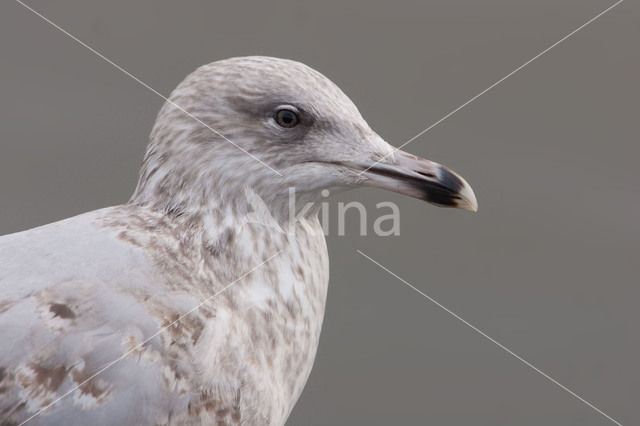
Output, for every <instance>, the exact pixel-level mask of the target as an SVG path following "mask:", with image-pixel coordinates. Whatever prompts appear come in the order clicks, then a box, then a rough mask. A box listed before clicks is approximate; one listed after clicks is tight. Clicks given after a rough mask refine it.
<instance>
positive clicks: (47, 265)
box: [0, 56, 477, 426]
mask: <svg viewBox="0 0 640 426" xmlns="http://www.w3.org/2000/svg"><path fill="white" fill-rule="evenodd" d="M361 186H371V187H378V188H384V189H388V190H391V191H395V192H398V193H401V194H405V195H408V196H411V197H414V198H418V199H421V200H424V201H427V202H430V203H432V204H435V205H438V206H445V207H457V208H461V209H465V210H471V211H475V210H476V209H477V202H476V198H475V195H474V193H473V190H472V189H471V187H470V186H469V184H467V182H466V181H465V180H464V179H463V178H462V177H460V176H459V175H458V174H456V173H455V172H453V171H451V170H450V169H448V168H446V167H444V166H442V165H440V164H437V163H435V162H432V161H429V160H426V159H422V158H419V157H416V156H414V155H411V154H408V153H406V152H403V151H401V150H397V149H395V148H393V147H392V146H391V145H389V144H388V143H387V142H385V141H384V140H383V139H382V138H381V137H380V136H378V134H376V133H375V132H374V131H373V130H372V129H371V128H370V127H369V125H368V124H367V123H366V121H365V120H364V119H363V118H362V116H361V115H360V113H359V112H358V109H357V108H356V106H355V105H354V104H353V102H351V100H350V99H349V98H348V97H347V96H346V95H345V94H344V93H343V92H342V91H341V90H340V89H339V88H338V86H336V85H335V84H334V83H332V82H331V81H330V80H329V79H327V78H326V77H324V76H323V75H322V74H320V73H319V72H317V71H315V70H313V69H311V68H310V67H308V66H306V65H303V64H301V63H299V62H295V61H291V60H286V59H277V58H270V57H260V56H254V57H238V58H231V59H226V60H221V61H217V62H213V63H210V64H208V65H204V66H202V67H200V68H198V69H197V70H196V71H194V72H193V73H192V74H190V75H189V76H188V77H187V78H186V79H185V80H184V81H183V82H182V83H181V84H180V85H179V86H178V87H177V88H176V89H175V90H174V91H173V92H172V93H171V95H170V96H169V98H167V100H166V103H165V104H164V105H163V107H162V109H161V110H160V112H159V114H158V117H157V119H156V121H155V124H154V126H153V130H152V132H151V135H150V141H149V144H148V148H147V151H146V154H145V156H144V160H143V164H142V167H141V171H140V174H139V181H138V184H137V187H136V189H135V191H134V193H133V195H132V197H131V199H130V200H129V201H128V202H127V203H125V204H122V205H118V206H113V207H107V208H104V209H100V210H95V211H91V212H88V213H84V214H81V215H79V216H75V217H72V218H69V219H65V220H62V221H59V222H55V223H51V224H48V225H45V226H41V227H38V228H34V229H30V230H27V231H23V232H18V233H14V234H10V235H5V236H3V237H0V342H2V343H1V344H0V424H2V425H22V424H25V423H28V424H31V425H97V426H99V425H283V424H284V423H285V422H286V420H287V417H288V416H289V414H290V412H291V410H292V408H293V406H294V405H295V403H296V401H297V399H298V397H299V396H300V393H301V392H302V389H303V387H304V385H305V382H306V381H307V378H308V376H309V374H310V372H311V368H312V365H313V361H314V357H315V354H316V349H317V347H318V340H319V337H320V329H321V326H322V320H323V316H324V310H325V302H326V296H327V287H328V281H329V262H328V254H327V247H326V243H325V238H324V234H323V232H322V227H321V224H320V222H319V219H318V210H319V209H318V208H316V207H313V208H308V205H309V204H310V205H311V206H317V205H318V203H319V202H320V201H321V200H322V199H323V195H322V193H323V191H324V193H325V194H326V190H331V191H333V192H337V191H342V190H347V189H350V188H355V187H361ZM292 190H294V191H295V202H294V203H292V202H291V198H292V197H291V193H292ZM292 204H293V205H292ZM265 217H266V218H267V219H268V220H262V219H264V218H265Z"/></svg>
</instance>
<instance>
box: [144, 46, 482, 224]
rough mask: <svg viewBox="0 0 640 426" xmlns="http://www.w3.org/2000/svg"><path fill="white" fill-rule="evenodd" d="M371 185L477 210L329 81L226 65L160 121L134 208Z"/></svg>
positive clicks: (176, 100)
mask: <svg viewBox="0 0 640 426" xmlns="http://www.w3.org/2000/svg"><path fill="white" fill-rule="evenodd" d="M359 186H373V187H379V188H384V189H388V190H391V191H395V192H398V193H402V194H405V195H408V196H411V197H414V198H418V199H422V200H425V201H427V202H429V203H432V204H435V205H438V206H443V207H457V208H461V209H465V210H471V211H476V210H477V202H476V198H475V195H474V193H473V190H472V189H471V187H470V186H469V184H468V183H467V182H466V181H465V180H464V179H463V178H462V177H461V176H460V175H458V174H457V173H455V172H454V171H452V170H450V169H448V168H447V167H445V166H443V165H440V164H438V163H435V162H433V161H430V160H427V159H424V158H419V157H417V156H414V155H411V154H408V153H406V152H404V151H401V150H397V149H395V148H394V147H392V146H391V145H390V144H388V143H387V142H385V141H384V140H383V139H382V138H381V137H380V136H379V135H378V134H376V133H375V132H374V131H373V130H372V129H371V128H370V127H369V125H368V124H367V122H366V121H365V120H364V119H363V118H362V116H361V115H360V112H359V111H358V109H357V108H356V106H355V105H354V104H353V102H352V101H351V100H350V99H349V98H348V97H347V96H346V95H345V94H344V93H343V92H342V91H341V90H340V88H339V87H338V86H336V85H335V84H334V83H333V82H331V81H330V80H329V79H328V78H326V77H325V76H323V75H322V74H320V73H319V72H317V71H315V70H313V69H312V68H310V67H308V66H306V65H304V64H301V63H299V62H295V61H291V60H286V59H277V58H269V57H257V56H256V57H241V58H231V59H226V60H222V61H217V62H213V63H211V64H208V65H204V66H202V67H200V68H198V69H197V70H196V71H194V72H193V73H192V74H191V75H189V76H188V77H187V78H186V79H185V80H184V81H183V82H182V83H181V84H180V85H179V86H178V87H177V88H176V89H175V90H174V91H173V92H172V93H171V95H170V97H169V99H168V101H167V102H166V103H165V104H164V106H163V107H162V109H161V111H160V113H159V114H158V117H157V120H156V123H155V125H154V128H153V130H152V133H151V140H150V143H149V146H148V149H147V153H146V155H145V159H144V163H143V167H142V170H141V173H140V180H139V182H138V187H137V188H136V192H135V193H134V195H133V198H132V201H133V202H137V203H140V204H149V205H153V206H154V207H158V208H162V209H165V210H167V211H174V210H180V209H182V210H189V209H199V208H204V207H206V206H210V205H218V206H219V205H221V204H224V203H231V204H233V203H239V200H240V199H241V198H243V197H244V194H245V189H246V188H247V187H248V188H251V190H252V191H255V193H257V194H258V195H259V196H260V197H261V198H262V199H263V200H264V201H265V202H266V204H267V205H271V206H276V205H279V204H282V203H284V204H286V203H287V201H286V200H287V198H288V197H289V194H290V188H294V189H295V191H296V196H297V198H298V200H299V201H301V202H309V201H311V202H313V201H317V200H319V199H320V198H321V192H322V191H323V190H325V189H328V190H342V189H349V188H354V187H359Z"/></svg>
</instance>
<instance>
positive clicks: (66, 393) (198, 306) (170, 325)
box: [18, 250, 282, 426]
mask: <svg viewBox="0 0 640 426" xmlns="http://www.w3.org/2000/svg"><path fill="white" fill-rule="evenodd" d="M281 253H282V250H281V251H279V252H277V253H276V254H274V255H272V256H270V257H268V258H267V259H266V260H264V261H262V262H261V263H259V264H258V265H256V266H254V267H253V268H251V269H250V270H249V271H247V272H245V273H244V274H242V275H240V276H239V277H238V278H236V279H235V280H233V281H231V283H230V284H228V285H227V286H226V287H224V288H223V289H222V290H220V291H217V292H216V293H214V294H212V295H211V296H209V297H207V298H206V299H204V300H203V301H202V302H200V303H198V304H197V305H196V306H195V307H193V308H191V309H190V310H188V311H187V312H185V313H183V314H182V315H180V316H178V318H176V319H175V320H174V321H172V322H171V323H170V324H168V325H165V326H164V327H161V328H160V329H159V330H158V331H156V332H155V333H153V334H152V335H151V336H150V337H148V338H147V339H145V340H144V341H143V342H142V343H139V344H138V345H137V346H135V347H134V348H132V349H130V350H128V351H127V352H125V353H124V354H122V355H120V356H119V357H118V358H116V359H114V360H113V361H110V362H108V363H106V364H105V365H103V366H102V367H100V368H99V369H98V370H97V371H96V372H95V373H93V374H92V375H91V376H89V377H88V378H87V379H85V380H83V381H82V382H81V383H78V385H76V386H74V387H73V388H71V389H69V390H68V391H67V392H65V393H63V394H62V395H60V396H59V397H58V398H56V399H54V400H53V401H52V402H50V403H49V404H47V405H46V406H44V407H42V408H41V409H39V410H38V411H36V412H35V413H34V414H32V415H31V416H30V417H29V418H27V419H26V420H24V421H23V422H22V423H20V424H19V425H18V426H22V425H24V424H25V423H27V422H29V421H30V420H31V419H33V418H34V417H37V416H39V415H40V414H41V413H42V412H43V411H45V410H48V409H49V408H51V406H52V405H54V404H56V403H57V402H59V401H60V400H61V399H63V398H66V397H67V396H69V395H71V394H72V393H73V392H75V391H76V390H77V389H79V388H80V387H82V386H83V385H84V384H85V383H87V382H89V381H90V380H92V379H94V378H95V377H96V376H98V375H99V374H101V373H103V372H104V371H105V370H108V369H109V368H111V367H113V366H114V365H115V364H117V363H118V362H120V361H122V360H123V359H125V358H126V357H127V356H129V355H130V354H131V353H132V352H135V351H137V350H139V349H142V348H143V347H144V345H146V344H147V343H149V341H151V339H153V338H154V337H156V336H157V335H159V334H160V333H162V332H163V331H165V330H167V329H168V328H170V327H172V326H173V325H174V324H175V323H177V322H179V321H180V320H181V319H182V318H184V317H186V316H187V315H189V314H191V313H193V312H194V311H195V310H197V309H198V308H200V306H202V305H204V304H205V303H207V302H209V301H210V300H212V299H214V298H215V297H217V296H218V295H220V294H221V293H223V292H224V291H226V290H228V289H229V288H230V287H232V286H233V285H235V284H236V283H237V282H238V281H240V280H241V279H243V278H244V277H246V276H247V275H249V274H251V273H252V272H254V271H255V270H257V269H259V268H261V267H262V266H263V265H265V264H266V263H268V262H269V261H271V259H273V258H275V257H276V256H278V255H280V254H281Z"/></svg>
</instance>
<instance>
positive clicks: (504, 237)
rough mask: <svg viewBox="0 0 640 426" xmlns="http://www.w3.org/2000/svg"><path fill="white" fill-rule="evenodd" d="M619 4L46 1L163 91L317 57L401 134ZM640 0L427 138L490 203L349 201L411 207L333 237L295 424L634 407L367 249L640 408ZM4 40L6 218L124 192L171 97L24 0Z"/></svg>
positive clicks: (39, 220)
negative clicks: (319, 325)
mask: <svg viewBox="0 0 640 426" xmlns="http://www.w3.org/2000/svg"><path fill="white" fill-rule="evenodd" d="M612 3H613V2H610V1H602V0H597V1H596V0H570V1H562V2H558V1H540V0H536V1H533V0H528V1H523V0H519V1H514V0H509V1H507V0H502V1H497V0H493V1H476V0H454V1H452V0H438V1H421V2H419V1H406V2H400V1H394V2H385V3H378V2H376V3H374V2H365V1H361V2H338V1H323V2H319V1H318V2H285V1H279V2H234V3H231V2H229V3H226V2H225V3H222V2H217V3H214V2H204V1H182V2H169V1H151V0H145V1H134V2H131V1H124V0H118V1H113V0H112V1H108V2H107V1H97V0H91V1H87V0H82V1H80V0H77V1H76V0H74V1H71V0H64V1H63V0H58V1H55V2H48V1H44V0H37V1H36V0H31V1H29V4H31V5H32V6H34V7H35V8H37V9H38V10H39V11H41V12H42V13H43V14H44V15H46V16H47V17H49V18H50V19H52V20H54V21H55V22H57V23H58V24H60V25H61V26H62V27H64V28H66V29H67V30H69V31H70V32H71V33H73V34H75V35H76V36H78V37H79V38H80V39H82V40H83V41H85V42H87V43H88V44H90V45H91V46H93V47H95V48H96V49H98V50H99V51H101V52H103V53H104V54H105V55H107V56H108V57H110V58H111V59H113V60H114V61H115V62H117V63H118V64H120V65H122V66H123V67H124V68H126V69H127V70H129V71H130V72H132V73H133V74H135V75H136V76H138V77H140V78H141V79H142V80H144V81H145V82H147V83H148V84H149V85H151V86H152V87H154V88H155V89H157V90H159V91H160V92H162V93H164V94H168V93H169V92H170V91H171V90H172V89H173V87H174V86H175V85H176V84H177V83H178V82H179V81H180V80H181V79H182V78H183V77H184V76H185V75H186V74H187V73H189V72H191V71H192V70H193V69H194V68H196V67H197V66H199V65H201V64H203V63H206V62H210V61H213V60H216V59H222V58H226V57H230V56H239V55H247V54H264V55H273V56H281V57H287V58H292V59H297V60H300V61H303V62H305V63H307V64H309V65H311V66H313V67H315V68H317V69H318V70H320V71H321V72H323V73H325V74H326V75H327V76H329V77H330V78H332V79H333V80H334V81H335V82H336V83H337V84H338V85H340V86H341V87H342V88H343V89H344V90H345V92H346V93H347V94H348V95H350V96H351V97H352V99H353V100H354V101H355V103H356V104H357V105H358V106H359V107H360V109H361V112H362V113H363V115H364V116H365V118H367V120H368V121H369V123H370V124H371V126H372V127H373V128H374V129H376V130H377V131H378V132H379V133H380V134H381V135H382V136H383V137H385V138H386V139H387V140H388V141H389V142H391V143H392V144H395V145H399V144H401V143H402V142H404V141H405V140H407V139H409V138H410V137H411V136H413V135H414V134H416V133H418V132H419V131H420V130H422V129H424V128H425V127H427V126H428V125H430V124H431V123H433V122H435V121H436V120H438V119H439V118H440V117H442V116H443V115H445V114H446V113H448V112H449V111H451V110H452V109H454V108H455V107H457V106H458V105H460V104H462V103H463V102H465V101H466V100H467V99H469V98H470V97H472V96H474V95H476V94H477V93H479V92H480V91H482V90H483V89H485V88H486V87H488V86H489V85H490V84H492V83H493V82H495V81H496V80H498V79H499V78H501V77H503V76H504V75H506V74H507V73H509V72H510V71H512V70H513V69H515V68H516V67H517V66H519V65H520V64H522V63H523V62H525V61H526V60H528V59H530V58H531V57H533V56H534V55H536V54H537V53H539V52H540V51H541V50H543V49H544V48H546V47H547V46H549V45H551V44H552V43H554V42H556V41H557V40H559V39H560V38H561V37H563V36H564V35H566V34H567V33H569V32H570V31H572V30H573V29H575V28H576V27H578V26H579V25H581V24H582V23H584V22H585V21H587V20H589V19H590V18H592V17H593V16H595V15H596V14H597V13H599V12H600V11H602V10H603V9H605V8H606V7H608V6H609V5H611V4H612ZM639 18H640V7H639V6H638V4H637V3H636V2H633V1H631V0H628V1H626V2H624V3H622V4H621V5H620V6H618V7H617V8H615V9H614V10H612V11H611V12H610V13H609V14H607V15H605V16H603V17H602V18H601V19H599V20H598V21H596V22H595V23H593V24H592V25H591V26H589V27H587V28H586V29H584V30H583V31H581V32H579V33H578V34H576V35H575V36H574V37H572V38H571V39H569V40H567V41H566V42H564V43H563V44H561V45H559V46H558V47H556V48H555V49H554V50H552V51H551V52H549V53H548V54H546V55H544V56H543V57H541V58H540V59H538V60H537V61H535V62H534V63H532V64H531V65H529V66H528V67H526V68H525V69H523V70H522V71H520V72H519V73H517V74H515V75H514V76H512V77H511V78H509V79H508V80H506V81H505V82H504V83H502V84H501V85H499V86H498V87H496V88H495V89H493V90H492V91H490V92H488V93H487V94H485V95H484V96H482V97H481V98H479V99H478V100H476V101H475V102H473V103H472V104H471V105H469V106H468V107H466V108H464V109H463V110H461V111H460V112H458V113H457V114H455V115H454V116H452V117H451V118H449V119H448V120H446V121H445V122H443V123H442V124H440V125H439V126H437V127H435V128H434V129H433V130H431V131H430V132H428V133H427V134H425V135H424V136H422V137H421V138H419V139H418V140H416V141H415V142H414V143H412V144H411V145H409V146H408V147H407V148H406V149H407V150H408V151H411V152H414V153H416V154H419V155H421V156H424V157H427V158H430V159H434V160H437V161H440V162H443V163H444V164H447V165H449V166H451V167H453V168H454V169H455V170H458V171H459V172H460V173H462V174H463V175H464V176H465V177H466V178H467V179H468V180H469V182H470V183H471V184H472V185H473V187H474V189H475V191H476V194H477V196H478V199H479V203H480V211H479V212H478V213H477V214H469V213H466V212H461V211H452V210H445V209H437V208H435V207H432V206H429V205H427V204H424V203H421V202H419V201H417V200H413V199H408V198H403V197H401V196H396V195H394V194H389V193H383V192H379V191H374V190H361V191H356V192H352V193H347V194H344V195H341V196H340V197H339V199H340V200H352V199H357V200H362V201H364V202H365V203H366V204H367V205H368V206H369V207H370V213H371V218H370V223H369V229H372V222H373V218H375V217H376V209H375V203H376V202H379V201H383V200H392V201H394V202H396V203H398V205H400V207H401V212H402V216H401V219H402V223H401V232H402V234H401V236H400V237H395V238H379V237H375V236H366V237H360V236H358V235H357V225H358V223H357V221H356V220H355V219H356V218H355V215H353V217H352V218H351V219H352V220H351V223H350V224H349V226H348V228H347V229H349V232H348V233H347V235H346V236H344V237H337V236H330V237H329V238H328V244H329V248H330V255H331V268H332V269H331V285H330V290H329V301H328V306H327V313H326V319H325V324H324V330H323V335H322V339H321V343H320V348H319V352H318V356H317V359H316V363H315V367H314V370H313V373H312V375H311V378H310V380H309V382H308V384H307V387H306V389H305V391H304V393H303V395H302V397H301V399H300V401H299V403H298V405H297V406H296V408H295V409H294V412H293V414H292V416H291V418H290V420H289V423H288V424H289V425H389V424H400V425H424V424H433V425H467V424H473V425H541V424H545V425H607V424H612V423H611V422H609V421H608V420H607V419H605V418H604V417H603V416H601V415H600V414H598V413H597V412H596V411H594V410H593V409H591V408H589V407H588V406H586V405H585V404H584V403H582V402H580V401H578V400H577V399H575V398H574V397H573V396H571V395H570V394H568V393H567V392H565V391H563V390H561V389H560V388H558V387H557V386H556V385H554V384H552V383H551V382H549V381H547V380H546V379H545V378H544V377H542V376H541V375H539V374H537V373H536V372H534V371H533V370H531V369H529V368H528V367H526V366H525V365H523V364H522V363H520V362H519V361H517V360H516V359H514V358H513V357H511V356H510V355H508V354H507V353H505V352H504V351H502V350H501V349H500V348H498V347H497V346H496V345H494V344H493V343H491V342H489V341H488V340H486V339H485V338H483V337H481V336H480V335H478V334H477V333H475V332H474V331H472V330H471V329H470V328H468V327H467V326H465V325H463V324H462V323H460V322H459V321H458V320H456V319H454V318H453V317H452V316H450V315H449V314H447V313H445V312H444V311H443V310H441V309H440V308H438V307H436V306H435V305H433V304H432V303H430V302H429V301H428V300H426V299H424V298H422V297H421V296H419V295H418V294H417V293H415V292H413V291H412V290H410V289H409V288H408V287H406V286H405V285H404V284H402V283H401V282H400V281H398V280H396V279H395V278H393V277H391V276H390V275H388V274H386V273H385V272H384V271H382V270H381V269H379V268H378V267H377V266H375V265H374V264H372V263H370V262H369V261H368V260H366V259H364V258H363V257H361V256H360V255H358V254H357V253H356V252H355V250H356V249H358V248H359V249H361V250H362V251H364V252H365V253H367V254H368V255H370V256H372V257H373V258H375V259H377V260H379V261H380V262H382V263H383V264H384V265H386V266H387V267H388V268H390V269H391V270H393V271H394V272H396V273H397V274H399V275H400V276H402V277H403V278H405V279H406V280H408V281H409V282H411V283H413V284H414V285H415V286H417V287H418V288H420V289H422V290H423V291H425V292H426V293H428V294H429V295H431V296H432V297H434V298H435V299H437V300H438V301H439V302H440V303H442V304H444V305H446V306H447V307H449V308H450V309H452V310H453V311H454V312H456V313H457V314H459V315H461V316H462V317H463V318H465V319H466V320H468V321H470V322H471V323H473V324H475V325H476V326H477V327H479V328H480V329H482V330H484V331H485V332H486V333H488V334H489V335H491V336H493V337H494V338H496V339H497V340H499V341H500V342H502V343H503V344H504V345H506V346H507V347H509V348H511V349H512V350H514V351H515V352H517V353H518V354H520V355H522V356H523V357H524V358H526V359H527V360H529V361H531V362H532V363H533V364H535V365H536V366H537V367H539V368H540V369H542V370H543V371H545V372H547V373H548V374H550V375H551V376H553V377H554V378H556V379H557V380H558V381H560V382H561V383H563V384H564V385H566V386H568V387H569V388H571V389H573V390H574V391H575V392H577V393H578V394H579V395H581V396H582V397H584V398H585V399H587V400H588V401H590V402H592V403H593V404H594V405H596V406H597V407H599V408H600V409H602V410H603V411H605V412H607V413H608V414H609V415H611V416H612V417H614V418H615V419H617V420H618V421H620V422H621V423H623V424H625V425H632V424H640V408H639V406H638V402H639V397H640V367H638V359H640V339H639V334H638V331H637V324H638V322H639V320H640V312H639V311H638V308H637V305H638V301H639V300H640V290H639V285H638V284H639V282H638V281H639V280H638V274H639V272H640V271H639V266H638V260H639V259H638V255H639V254H640V238H639V237H640V225H639V221H638V218H639V212H640V196H639V195H640V194H639V193H638V192H639V190H638V182H639V181H640V168H639V167H638V158H639V155H640V148H639V147H638V129H637V125H638V118H639V114H638V99H639V98H640V90H639V85H638V76H639V75H640V73H639V71H640V49H638V40H639V36H640V25H639V23H640V19H639ZM0 54H1V64H2V65H1V68H0V94H1V97H2V98H1V99H2V101H1V102H0V144H1V145H0V233H2V234H4V233H10V232H15V231H18V230H22V229H26V228H30V227H34V226H37V225H41V224H45V223H48V222H52V221H55V220H58V219H62V218H65V217H68V216H71V215H74V214H78V213H81V212H84V211H88V210H92V209H96V208H99V207H103V206H107V205H113V204H118V203H121V202H124V201H126V200H127V198H128V196H129V194H130V193H131V192H132V190H133V188H134V186H135V182H136V177H137V170H138V166H139V164H140V161H141V158H142V155H143V152H144V148H145V144H146V141H147V135H148V133H149V131H150V129H151V126H152V123H153V120H154V117H155V114H156V112H157V111H158V109H159V108H160V106H161V104H162V100H161V99H160V98H158V97H157V96H156V95H154V94H153V93H151V92H149V91H148V90H146V89H144V88H143V87H141V86H140V85H138V83H136V82H134V81H133V80H131V79H130V78H129V77H127V76H125V75H124V74H122V73H121V72H119V71H117V70H116V69H114V68H113V67H112V66H110V65H108V64H107V63H105V62H103V61H102V60H101V59H99V58H98V57H96V56H95V55H93V54H92V53H90V52H89V51H88V50H86V49H85V48H83V47H81V46H79V45H78V44H76V43H75V42H73V41H72V40H71V39H69V38H68V37H66V36H65V35H63V34H62V33H60V32H59V31H57V30H55V29H54V28H52V27H51V26H49V25H48V24H46V23H45V22H43V21H42V20H41V19H40V18H38V17H37V16H35V15H33V14H32V13H31V12H29V11H27V10H26V9H24V8H23V7H21V6H20V5H18V4H17V3H15V2H13V1H11V0H6V1H3V2H2V4H0ZM334 212H335V210H334ZM334 225H335V224H334ZM332 229H333V230H334V231H335V226H333V225H332Z"/></svg>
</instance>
